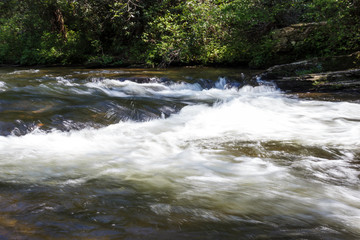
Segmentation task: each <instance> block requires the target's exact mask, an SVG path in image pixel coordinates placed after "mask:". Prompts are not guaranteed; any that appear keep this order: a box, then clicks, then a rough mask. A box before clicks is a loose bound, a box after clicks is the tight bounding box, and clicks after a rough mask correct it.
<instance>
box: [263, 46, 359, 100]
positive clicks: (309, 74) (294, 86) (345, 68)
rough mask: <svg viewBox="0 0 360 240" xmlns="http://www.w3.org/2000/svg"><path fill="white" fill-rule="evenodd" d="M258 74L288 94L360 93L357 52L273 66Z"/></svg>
mask: <svg viewBox="0 0 360 240" xmlns="http://www.w3.org/2000/svg"><path fill="white" fill-rule="evenodd" d="M257 77H260V78H261V80H265V81H271V82H273V83H275V84H276V85H277V86H278V87H279V88H280V89H281V90H283V91H285V92H290V93H306V92H319V93H341V92H342V93H351V94H360V52H355V53H352V54H349V55H341V56H333V57H327V58H313V59H310V60H305V61H299V62H293V63H289V64H282V65H275V66H273V67H270V68H268V69H266V70H265V71H264V72H262V73H261V74H260V75H258V76H257Z"/></svg>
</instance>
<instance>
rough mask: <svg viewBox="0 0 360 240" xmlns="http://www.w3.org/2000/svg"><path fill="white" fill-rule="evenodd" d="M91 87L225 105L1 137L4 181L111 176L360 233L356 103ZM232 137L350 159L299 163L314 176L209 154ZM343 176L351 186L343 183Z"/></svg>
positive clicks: (253, 92) (256, 92)
mask: <svg viewBox="0 0 360 240" xmlns="http://www.w3.org/2000/svg"><path fill="white" fill-rule="evenodd" d="M86 85H87V86H88V87H90V88H97V89H102V90H103V91H104V92H105V93H107V94H114V93H115V92H118V93H119V94H120V93H121V94H138V95H141V96H144V95H145V96H147V95H149V94H153V95H155V94H157V95H159V96H168V97H170V93H173V94H174V95H175V96H176V95H177V94H178V95H181V96H182V97H184V96H186V97H188V98H200V99H201V98H203V99H206V98H207V99H219V101H218V102H216V104H213V105H211V106H209V105H200V104H199V105H191V106H186V107H184V108H183V109H182V110H181V111H180V112H179V113H178V114H174V115H172V116H170V117H169V118H166V119H156V120H152V121H149V122H132V121H127V122H120V123H117V124H114V125H110V126H108V127H104V128H101V129H84V130H81V131H71V132H68V133H65V132H59V131H53V132H49V133H45V132H39V131H37V132H33V133H31V134H28V135H25V136H21V137H17V136H8V137H0V159H1V161H0V179H2V180H7V181H8V180H11V181H18V182H22V181H24V182H37V183H41V184H55V185H56V184H70V185H71V184H75V185H76V184H81V183H82V182H83V181H84V179H85V180H86V179H91V178H102V177H108V176H111V177H113V178H119V179H122V180H127V181H131V182H132V183H133V184H138V185H139V186H142V187H144V186H146V188H147V189H153V188H155V189H159V188H161V189H163V190H165V191H168V192H169V194H173V197H174V199H177V201H179V202H181V201H182V200H183V199H187V200H189V201H197V202H198V204H200V205H201V204H204V206H206V207H207V208H209V209H212V208H216V209H221V211H223V212H226V213H230V214H245V215H246V214H248V213H251V214H256V213H257V212H258V213H259V214H260V213H261V214H267V215H271V214H279V213H280V214H287V215H297V216H298V215H299V214H301V213H304V212H311V213H314V214H316V215H318V216H322V217H325V218H329V219H334V220H336V221H341V222H342V223H344V225H346V226H350V227H351V228H352V229H354V231H358V232H360V227H359V226H360V224H359V218H358V216H359V211H358V209H360V205H359V202H356V201H354V199H359V191H358V189H354V188H353V187H352V188H349V187H347V186H349V185H350V186H353V185H354V184H358V183H359V182H358V180H357V179H358V175H359V170H357V169H355V168H353V169H351V166H350V165H349V161H351V160H354V159H353V158H354V151H358V150H357V149H359V147H360V124H359V113H360V104H356V103H344V102H343V103H341V102H325V101H323V102H320V101H304V100H297V99H289V98H286V97H284V96H283V95H282V94H281V93H280V92H278V91H276V90H274V89H273V88H271V87H268V86H260V87H249V86H248V87H244V88H242V89H240V90H237V89H216V88H214V89H209V90H202V89H200V88H199V87H198V86H196V87H194V85H189V86H188V85H186V84H185V85H180V86H174V85H171V86H160V85H158V83H149V84H137V83H131V82H127V81H125V82H117V81H112V80H107V81H102V82H100V83H97V82H95V83H87V84H86ZM112 87H113V88H115V89H111V88H112ZM229 141H234V142H239V143H241V142H248V141H250V142H261V141H280V142H295V143H297V144H300V145H302V146H305V147H306V146H314V147H321V146H325V147H332V148H336V149H339V150H341V151H344V152H347V154H343V155H342V157H341V156H339V159H337V160H336V161H334V162H331V161H330V160H327V159H321V158H306V159H304V160H303V161H299V162H298V163H297V164H298V167H301V168H304V169H306V168H309V169H310V172H311V173H312V174H314V176H315V177H313V178H311V179H305V178H302V177H299V176H297V175H295V174H293V172H292V171H293V170H292V168H291V167H287V166H279V165H277V164H276V163H275V162H273V160H272V159H266V158H261V156H258V157H249V156H241V155H240V156H239V155H237V153H234V155H232V154H225V155H222V154H221V152H219V151H215V150H212V149H211V145H212V144H214V143H215V144H218V145H221V144H223V143H226V142H229ZM199 142H201V144H198V143H199ZM210 142H211V144H209V143H210ZM316 174H318V175H316ZM58 178H59V179H71V180H66V181H65V182H64V180H56V179H58ZM340 180H341V181H344V183H346V184H344V186H338V181H340ZM335 186H336V187H335ZM340 193H346V194H342V195H341V194H340ZM174 201H175V200H174ZM274 202H277V203H279V202H281V204H273V203H274ZM254 203H256V204H254ZM155 208H156V209H155ZM155 208H154V209H155V210H154V211H156V212H158V213H159V214H164V213H162V211H160V210H159V209H158V207H156V206H155ZM165 212H166V211H165Z"/></svg>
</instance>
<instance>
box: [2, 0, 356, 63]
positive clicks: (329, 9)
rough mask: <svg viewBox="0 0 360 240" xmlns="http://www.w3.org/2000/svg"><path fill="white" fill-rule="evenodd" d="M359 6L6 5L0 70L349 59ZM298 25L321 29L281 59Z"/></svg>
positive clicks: (343, 0) (313, 0)
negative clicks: (289, 30)
mask: <svg viewBox="0 0 360 240" xmlns="http://www.w3.org/2000/svg"><path fill="white" fill-rule="evenodd" d="M359 4H360V3H359V0H208V1H206V0H187V1H186V0H153V1H145V0H23V1H17V0H1V1H0V64H17V65H55V64H56V65H70V64H90V65H91V64H94V65H99V64H100V65H103V66H129V65H137V64H142V65H144V66H151V67H165V66H169V65H220V66H225V65H232V66H233V65H248V66H251V67H265V66H270V65H272V64H275V63H279V62H280V63H281V62H286V61H293V60H299V59H307V58H312V57H326V56H332V55H339V54H347V53H351V52H354V51H358V50H360V6H359ZM300 23H301V24H310V23H311V24H313V25H314V26H316V28H315V30H314V29H312V30H306V29H305V30H303V32H304V31H305V33H304V37H302V38H301V41H292V42H291V49H288V50H287V51H285V52H284V51H279V49H278V48H279V47H278V46H279V44H280V43H281V41H282V40H281V39H282V38H281V37H277V35H278V34H279V31H278V30H279V29H284V28H286V27H289V26H293V25H294V24H295V25H296V24H300ZM320 23H321V24H320ZM311 26H312V25H311ZM306 31H307V32H306ZM279 42H280V43H279Z"/></svg>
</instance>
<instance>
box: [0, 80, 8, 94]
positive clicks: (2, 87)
mask: <svg viewBox="0 0 360 240" xmlns="http://www.w3.org/2000/svg"><path fill="white" fill-rule="evenodd" d="M6 89H7V86H6V83H5V82H2V81H0V92H3V91H6Z"/></svg>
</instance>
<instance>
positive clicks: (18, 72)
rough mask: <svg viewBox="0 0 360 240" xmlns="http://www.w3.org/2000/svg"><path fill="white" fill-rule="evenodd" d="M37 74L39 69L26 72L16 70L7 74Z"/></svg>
mask: <svg viewBox="0 0 360 240" xmlns="http://www.w3.org/2000/svg"><path fill="white" fill-rule="evenodd" d="M38 72H40V70H39V69H28V70H16V71H13V72H10V73H8V74H25V73H38Z"/></svg>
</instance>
